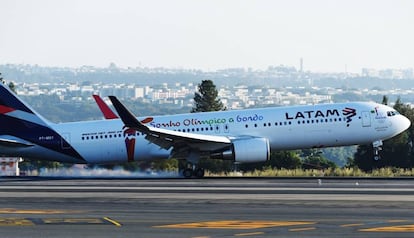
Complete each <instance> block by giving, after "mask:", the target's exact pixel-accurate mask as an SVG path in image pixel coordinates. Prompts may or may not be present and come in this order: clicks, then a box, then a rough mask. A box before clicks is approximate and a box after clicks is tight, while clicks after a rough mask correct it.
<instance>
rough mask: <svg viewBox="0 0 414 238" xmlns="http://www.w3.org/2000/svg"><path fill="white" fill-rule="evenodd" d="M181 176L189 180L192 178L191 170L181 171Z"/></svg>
mask: <svg viewBox="0 0 414 238" xmlns="http://www.w3.org/2000/svg"><path fill="white" fill-rule="evenodd" d="M183 176H184V178H191V177H192V176H193V170H192V169H184V170H183Z"/></svg>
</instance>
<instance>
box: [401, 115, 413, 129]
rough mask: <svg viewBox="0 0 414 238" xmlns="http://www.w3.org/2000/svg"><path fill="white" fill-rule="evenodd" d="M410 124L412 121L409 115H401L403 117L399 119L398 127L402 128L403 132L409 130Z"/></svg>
mask: <svg viewBox="0 0 414 238" xmlns="http://www.w3.org/2000/svg"><path fill="white" fill-rule="evenodd" d="M410 126H411V121H410V120H409V119H408V118H407V117H405V116H403V115H401V119H400V120H399V121H398V127H399V128H400V130H401V132H403V131H405V130H407V129H408V128H409V127H410Z"/></svg>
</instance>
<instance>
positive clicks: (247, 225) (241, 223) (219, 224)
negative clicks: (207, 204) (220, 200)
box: [153, 220, 316, 229]
mask: <svg viewBox="0 0 414 238" xmlns="http://www.w3.org/2000/svg"><path fill="white" fill-rule="evenodd" d="M313 224H316V222H304V221H249V220H224V221H207V222H193V223H181V224H170V225H160V226H153V227H155V228H187V229H197V228H198V229H200V228H210V229H258V228H267V227H281V226H298V225H313Z"/></svg>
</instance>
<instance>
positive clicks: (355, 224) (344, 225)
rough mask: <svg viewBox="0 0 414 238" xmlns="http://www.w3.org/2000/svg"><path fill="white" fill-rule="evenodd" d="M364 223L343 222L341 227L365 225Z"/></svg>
mask: <svg viewBox="0 0 414 238" xmlns="http://www.w3.org/2000/svg"><path fill="white" fill-rule="evenodd" d="M363 225H365V224H364V223H351V224H343V225H341V227H353V226H363Z"/></svg>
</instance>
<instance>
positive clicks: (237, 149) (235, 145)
mask: <svg viewBox="0 0 414 238" xmlns="http://www.w3.org/2000/svg"><path fill="white" fill-rule="evenodd" d="M210 157H211V158H212V159H223V160H233V161H235V162H241V163H252V162H263V161H266V160H269V159H270V145H269V140H268V139H266V138H242V139H240V138H239V139H235V140H234V141H232V145H231V146H230V148H229V149H227V150H225V151H222V152H217V153H212V154H211V155H210Z"/></svg>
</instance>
